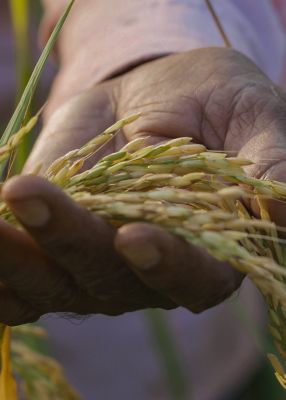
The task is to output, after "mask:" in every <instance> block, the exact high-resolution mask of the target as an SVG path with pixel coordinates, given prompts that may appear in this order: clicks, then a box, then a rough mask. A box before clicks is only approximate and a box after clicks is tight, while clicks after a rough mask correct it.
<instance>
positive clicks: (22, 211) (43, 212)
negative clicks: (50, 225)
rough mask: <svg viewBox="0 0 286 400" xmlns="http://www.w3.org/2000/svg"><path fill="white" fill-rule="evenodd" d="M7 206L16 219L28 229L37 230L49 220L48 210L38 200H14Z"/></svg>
mask: <svg viewBox="0 0 286 400" xmlns="http://www.w3.org/2000/svg"><path fill="white" fill-rule="evenodd" d="M9 205H10V206H11V209H12V211H13V213H14V214H15V215H16V217H17V218H19V220H20V221H21V222H22V223H23V224H24V225H26V226H28V227H29V226H30V227H32V228H39V227H41V226H43V225H45V224H46V223H47V222H48V221H49V219H50V210H49V208H48V206H47V205H46V204H45V203H44V202H43V201H42V200H40V199H23V200H14V201H10V202H9Z"/></svg>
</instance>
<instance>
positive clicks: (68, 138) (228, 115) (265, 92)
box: [0, 49, 286, 321]
mask: <svg viewBox="0 0 286 400" xmlns="http://www.w3.org/2000/svg"><path fill="white" fill-rule="evenodd" d="M57 90H60V86H57ZM57 90H54V91H53V92H52V96H51V102H50V106H49V111H48V112H49V113H50V114H51V111H52V109H56V108H57V111H56V112H54V113H53V116H52V117H51V118H49V120H48V121H47V122H46V124H45V129H44V131H43V133H42V136H41V138H40V140H39V141H38V144H37V145H36V147H35V150H34V151H33V153H32V156H31V157H30V159H29V162H28V163H27V166H26V171H29V169H34V168H35V166H36V165H38V164H41V165H42V171H44V169H45V168H46V167H47V166H48V165H49V164H50V163H51V162H52V161H53V160H54V159H56V158H58V157H59V156H61V155H62V154H65V153H66V152H67V151H69V150H71V149H73V148H76V147H79V146H81V145H82V144H84V143H86V142H87V141H88V140H89V139H91V138H93V137H94V136H95V135H97V134H99V133H100V132H101V131H103V130H104V129H105V128H107V127H108V126H110V125H111V124H112V123H113V122H114V121H115V120H116V119H120V118H123V117H126V116H127V115H130V114H134V113H137V112H141V113H142V117H141V118H140V119H139V120H137V121H136V122H134V123H133V124H131V125H129V126H127V127H126V128H125V130H124V132H123V133H124V134H123V135H118V136H117V137H116V139H115V140H114V141H113V142H112V143H111V144H110V145H109V146H106V147H105V148H104V153H105V154H106V153H111V152H113V151H116V150H118V149H119V148H120V147H121V146H122V145H123V144H124V143H125V142H126V141H127V140H128V141H129V140H132V139H134V138H136V137H137V136H142V135H147V136H149V137H150V141H153V142H154V141H159V140H164V139H165V138H172V137H177V136H192V137H193V138H194V140H195V141H197V142H200V143H203V144H205V145H206V146H207V147H208V148H210V149H219V150H221V149H225V150H227V151H235V152H240V154H241V155H244V156H246V157H247V156H248V157H249V156H250V157H251V159H253V158H254V157H255V158H256V160H258V161H259V160H262V159H265V158H268V159H272V161H271V162H270V161H269V162H264V163H263V164H259V163H258V164H257V166H255V167H254V168H253V169H252V170H251V171H250V173H253V174H256V175H259V174H262V173H265V172H267V171H268V173H272V174H274V175H275V174H278V175H279V174H281V171H283V169H282V168H281V166H283V163H281V161H280V164H277V166H278V168H276V169H275V167H276V164H275V162H274V163H273V159H274V160H277V159H280V160H284V159H285V155H284V153H285V154H286V152H285V150H284V149H286V142H285V135H284V133H283V129H282V128H283V119H284V117H283V115H285V110H286V106H285V99H284V96H283V95H282V94H281V93H280V92H279V90H278V89H277V88H275V87H274V86H273V85H272V84H271V82H270V81H269V80H268V79H267V78H266V77H265V76H264V75H263V74H262V73H261V72H260V71H259V70H258V69H257V67H255V65H254V64H252V63H251V62H250V61H249V60H247V59H246V58H244V57H243V56H242V55H240V54H239V53H237V52H234V51H228V50H225V49H202V50H197V51H192V52H189V53H185V54H180V55H175V56H170V57H165V58H162V59H160V60H156V61H153V62H149V63H147V64H145V65H142V66H141V67H139V68H136V69H134V70H133V71H131V72H128V73H126V74H125V75H123V76H121V77H118V78H115V79H112V80H110V81H107V82H104V83H102V84H100V85H98V86H96V87H95V88H92V89H91V90H89V91H88V92H83V93H82V94H80V95H78V96H75V97H73V98H71V100H69V101H67V102H66V103H65V104H63V105H59V104H57ZM270 129H271V135H269V130H270ZM102 155H103V154H101V155H99V156H102ZM94 161H95V160H92V162H94ZM261 165H263V169H262V168H261ZM87 167H88V165H87ZM275 177H277V176H275ZM278 177H280V178H281V179H283V178H284V176H278ZM25 179H26V181H25V182H23V178H20V179H18V181H16V183H14V185H13V184H12V185H10V191H9V190H8V194H7V193H6V199H7V201H8V202H10V203H11V197H12V198H13V196H14V197H15V192H16V193H17V191H18V192H19V187H20V192H21V185H22V192H23V191H25V192H29V190H30V192H32V194H34V193H35V192H36V193H37V196H40V197H43V198H44V199H45V201H46V202H48V203H49V204H50V207H51V209H52V210H53V213H54V215H53V218H55V221H57V222H53V224H52V225H49V226H48V228H47V229H46V230H45V229H44V231H42V230H40V231H39V230H37V229H34V228H33V227H32V228H31V227H29V226H26V225H25V224H24V225H25V228H26V230H27V231H28V232H29V236H32V238H33V240H34V241H36V242H37V244H38V245H39V247H40V248H43V249H44V251H45V252H46V253H48V255H49V257H51V258H52V259H53V260H54V262H55V265H57V266H59V267H60V270H62V269H64V270H66V271H67V272H68V273H67V274H66V275H65V276H64V279H63V289H62V292H65V289H64V287H65V285H68V286H69V288H70V284H69V282H70V278H71V276H72V280H73V281H74V280H75V281H76V282H77V283H78V284H79V287H81V288H82V287H85V286H86V290H85V292H86V293H85V294H83V293H84V291H82V290H80V295H81V297H78V295H76V296H75V293H73V296H74V297H73V299H72V302H69V303H68V304H64V302H63V299H62V297H61V296H60V294H59V295H58V297H57V296H55V297H57V298H53V299H52V300H51V301H50V303H51V304H50V305H49V307H50V308H49V309H48V310H45V309H41V310H40V313H44V312H47V311H60V310H63V309H64V310H66V311H74V312H82V313H89V312H103V313H108V314H117V313H120V312H124V311H130V310H134V309H139V308H144V307H150V306H160V307H165V308H169V307H173V306H176V305H184V306H187V307H188V308H190V309H192V310H194V311H200V310H203V309H205V308H207V307H209V306H212V305H214V304H216V303H217V302H219V301H221V300H222V299H224V298H225V297H227V296H228V295H229V294H230V293H231V292H232V291H233V290H234V289H235V288H236V287H237V286H238V285H239V283H240V281H241V277H240V275H239V274H237V273H235V271H233V270H230V269H229V267H228V266H226V265H224V264H222V263H218V262H216V261H215V260H213V259H212V258H211V257H209V256H208V255H206V254H205V253H202V252H201V250H199V249H196V248H194V247H192V246H190V245H187V244H186V243H184V242H182V241H180V240H179V239H178V238H174V237H172V236H171V235H169V234H167V233H165V232H163V231H161V230H160V229H157V228H153V227H149V226H144V224H143V225H142V224H141V225H140V224H139V225H138V226H137V225H134V226H133V227H131V229H129V231H126V232H121V239H120V235H119V239H120V240H117V249H115V247H114V240H115V241H116V237H118V234H117V233H116V232H115V231H114V230H113V229H112V228H111V227H110V226H108V225H107V224H105V223H104V222H103V221H101V220H99V219H98V218H96V217H91V216H89V215H87V214H86V213H84V211H83V210H79V209H78V208H77V207H76V205H74V204H72V202H71V201H70V200H67V199H66V197H65V196H64V195H63V194H62V193H60V191H59V190H56V189H55V188H53V187H52V186H50V185H48V184H46V183H43V182H40V181H37V180H36V181H32V182H31V180H30V178H24V180H25ZM29 186H30V188H29ZM23 187H24V189H23ZM31 188H32V189H31ZM4 193H5V192H4ZM25 195H26V194H25ZM16 197H17V196H16ZM20 197H21V196H20ZM11 206H12V209H13V210H14V212H15V214H16V215H17V206H16V207H14V208H13V202H12V204H11ZM276 211H277V210H276ZM280 211H281V210H280ZM278 212H279V210H278ZM282 213H283V214H284V210H282ZM284 219H285V217H284ZM285 222H286V221H285ZM74 226H77V229H74V228H73V227H74ZM98 233H100V235H99V236H98ZM23 235H24V234H23ZM51 237H52V239H51ZM122 237H123V239H122ZM134 238H135V239H136V240H137V241H139V243H144V242H145V243H149V242H152V243H153V244H154V243H157V245H158V248H160V251H161V252H162V257H161V261H160V262H159V264H158V265H157V266H156V268H155V270H154V271H153V272H150V273H147V272H146V273H144V272H142V271H141V272H140V271H139V272H138V271H137V270H136V268H134V266H132V265H129V267H131V270H132V271H134V272H135V274H133V272H131V270H130V269H129V268H128V266H127V264H126V262H125V260H124V257H122V254H120V246H122V245H124V241H125V244H126V242H127V243H128V241H132V240H134ZM118 243H119V244H118ZM137 246H138V243H137ZM67 249H68V252H67V251H66V250H67ZM118 250H119V252H118ZM139 250H140V248H139ZM25 251H26V253H29V252H31V251H32V250H31V247H27V249H26V250H25ZM83 255H86V256H84V257H83ZM85 258H86V259H87V261H86V260H85ZM192 259H195V260H196V266H195V267H196V268H192V265H190V261H189V260H192ZM35 264H36V261H35ZM166 271H168V273H166ZM198 271H199V272H198ZM28 272H29V269H28ZM45 274H48V272H47V271H43V278H44V275H45ZM70 275H71V276H70ZM136 275H138V276H139V278H140V279H139V278H137V276H136ZM56 278H57V276H56V277H55V279H56ZM65 279H67V280H65ZM46 281H47V280H46ZM142 281H143V282H144V283H146V285H144V284H143V283H142ZM52 285H53V282H51V286H52ZM151 288H152V289H154V290H152V289H151ZM198 288H199V290H198ZM20 289H21V288H20ZM21 290H22V289H21ZM21 290H20V292H21ZM31 290H34V289H31ZM41 291H42V292H43V287H42V286H41V285H39V290H38V292H39V297H40V295H41ZM46 291H47V290H46ZM22 292H23V290H22ZM160 293H162V294H160ZM202 293H204V298H202ZM77 294H78V293H77ZM27 295H28V293H27V290H26V291H25V293H24V298H25V297H26V296H27ZM21 296H22V297H23V293H22V294H21V293H20V297H21ZM34 297H35V296H34ZM71 297H72V296H71ZM37 312H38V314H39V311H37ZM10 314H11V313H10ZM0 317H1V316H0ZM1 318H2V317H1ZM1 318H0V319H1ZM25 318H27V317H25V316H24V317H22V319H21V321H22V320H25ZM18 320H19V318H18Z"/></svg>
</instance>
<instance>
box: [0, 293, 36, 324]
mask: <svg viewBox="0 0 286 400" xmlns="http://www.w3.org/2000/svg"><path fill="white" fill-rule="evenodd" d="M0 303H1V308H0V323H2V324H5V325H9V326H16V325H22V324H28V323H32V322H35V321H37V320H38V319H39V318H40V313H39V312H37V311H35V309H33V308H32V307H31V306H30V305H29V304H27V303H26V302H24V301H22V300H20V299H19V298H17V297H16V296H15V295H14V294H13V293H12V292H10V291H8V290H1V291H0Z"/></svg>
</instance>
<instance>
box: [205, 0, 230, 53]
mask: <svg viewBox="0 0 286 400" xmlns="http://www.w3.org/2000/svg"><path fill="white" fill-rule="evenodd" d="M205 2H206V6H207V8H208V10H209V12H210V14H211V16H212V18H213V20H214V22H215V24H216V26H217V28H218V30H219V32H220V34H221V36H222V39H223V41H224V44H225V46H226V47H230V48H231V47H232V45H231V42H230V40H229V38H228V36H227V34H226V31H225V29H224V27H223V25H222V23H221V20H220V18H219V16H218V15H217V13H216V11H215V9H214V7H213V5H212V3H211V0H205Z"/></svg>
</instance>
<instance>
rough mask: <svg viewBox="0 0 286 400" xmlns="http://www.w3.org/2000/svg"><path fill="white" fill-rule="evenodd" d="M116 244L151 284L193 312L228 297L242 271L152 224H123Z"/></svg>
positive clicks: (142, 277)
mask: <svg viewBox="0 0 286 400" xmlns="http://www.w3.org/2000/svg"><path fill="white" fill-rule="evenodd" d="M115 243H116V248H117V250H118V252H120V253H121V254H122V255H123V256H124V257H125V258H126V260H127V262H128V263H129V265H130V268H132V270H133V271H134V272H135V273H136V274H137V275H138V277H139V278H140V279H141V280H142V281H143V282H144V283H145V284H146V285H148V286H149V287H151V288H153V289H155V290H157V291H159V292H161V293H162V294H165V295H167V296H169V298H171V299H172V300H173V301H174V302H175V303H176V304H178V305H182V306H184V307H187V308H189V309H190V310H192V311H193V312H200V311H203V310H205V309H207V308H209V307H211V306H214V305H216V304H218V303H220V302H221V301H223V300H224V299H225V298H227V297H228V296H229V295H230V294H231V293H232V292H233V291H234V290H236V289H237V287H238V286H239V285H240V283H241V280H242V275H241V274H239V273H238V272H236V271H235V270H233V269H232V268H231V267H229V266H228V265H226V264H225V263H222V262H219V261H217V260H215V259H214V258H212V257H211V256H210V255H208V254H207V253H206V252H205V251H204V250H203V249H201V248H199V247H196V246H192V245H190V244H188V243H187V242H185V241H184V240H181V239H180V238H178V237H175V236H173V235H171V234H170V233H168V232H166V231H164V230H162V229H160V228H159V227H156V226H153V225H149V224H143V223H140V224H129V225H125V226H124V227H122V228H120V229H119V231H118V234H117V236H116V240H115Z"/></svg>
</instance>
